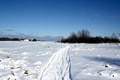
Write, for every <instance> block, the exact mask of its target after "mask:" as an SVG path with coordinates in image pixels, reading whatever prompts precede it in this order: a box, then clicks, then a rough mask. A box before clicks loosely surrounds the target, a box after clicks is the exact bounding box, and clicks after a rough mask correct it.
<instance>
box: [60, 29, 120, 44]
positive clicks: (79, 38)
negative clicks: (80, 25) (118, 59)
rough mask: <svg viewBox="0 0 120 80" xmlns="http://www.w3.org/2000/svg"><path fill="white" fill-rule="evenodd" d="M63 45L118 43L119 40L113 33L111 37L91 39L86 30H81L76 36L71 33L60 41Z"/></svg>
mask: <svg viewBox="0 0 120 80" xmlns="http://www.w3.org/2000/svg"><path fill="white" fill-rule="evenodd" d="M60 42H63V43H118V42H120V40H119V38H117V36H116V35H115V34H114V33H113V34H112V36H111V37H101V36H96V37H92V36H91V35H90V32H89V31H88V30H81V31H79V32H78V33H77V34H76V33H72V34H71V35H70V36H69V37H68V38H66V39H64V38H63V39H62V40H61V41H60Z"/></svg>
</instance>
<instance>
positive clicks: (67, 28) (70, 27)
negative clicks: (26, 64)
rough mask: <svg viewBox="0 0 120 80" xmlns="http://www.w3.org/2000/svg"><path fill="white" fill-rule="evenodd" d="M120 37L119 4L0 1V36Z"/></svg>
mask: <svg viewBox="0 0 120 80" xmlns="http://www.w3.org/2000/svg"><path fill="white" fill-rule="evenodd" d="M81 29H87V30H88V31H90V33H91V35H93V36H96V35H101V36H105V35H106V36H110V35H111V34H112V33H113V32H114V33H116V34H118V33H120V0H0V34H1V35H4V34H13V35H14V34H15V35H16V34H27V35H35V36H48V35H49V36H64V37H66V36H68V35H69V34H70V33H71V32H77V31H79V30H81Z"/></svg>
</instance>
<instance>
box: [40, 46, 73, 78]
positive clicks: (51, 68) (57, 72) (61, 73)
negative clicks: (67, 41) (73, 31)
mask: <svg viewBox="0 0 120 80" xmlns="http://www.w3.org/2000/svg"><path fill="white" fill-rule="evenodd" d="M69 48H70V47H65V48H63V49H60V50H59V51H58V52H56V53H54V54H53V56H52V57H51V58H50V60H49V61H48V63H47V64H46V65H45V67H43V69H42V71H41V73H40V77H39V79H40V80H71V62H70V56H69Z"/></svg>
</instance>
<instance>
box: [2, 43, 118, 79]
mask: <svg viewBox="0 0 120 80" xmlns="http://www.w3.org/2000/svg"><path fill="white" fill-rule="evenodd" d="M0 80H120V44H63V43H55V42H17V41H16V42H12V41H5V42H4V41H2V42H0Z"/></svg>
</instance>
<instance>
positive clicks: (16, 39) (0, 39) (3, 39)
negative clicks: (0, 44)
mask: <svg viewBox="0 0 120 80" xmlns="http://www.w3.org/2000/svg"><path fill="white" fill-rule="evenodd" d="M21 40H24V39H19V38H8V37H1V38H0V41H21ZM29 41H34V42H35V41H38V40H37V39H33V40H30V39H29Z"/></svg>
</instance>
